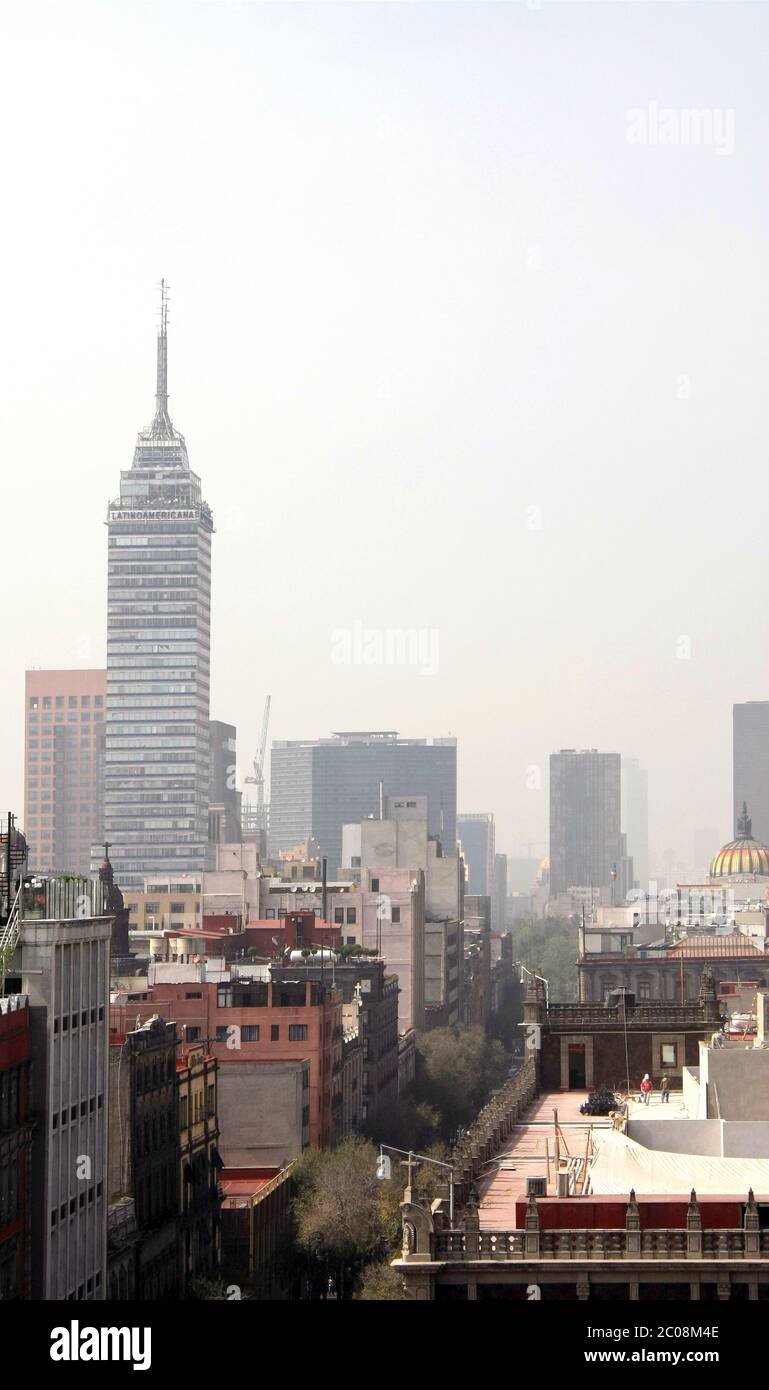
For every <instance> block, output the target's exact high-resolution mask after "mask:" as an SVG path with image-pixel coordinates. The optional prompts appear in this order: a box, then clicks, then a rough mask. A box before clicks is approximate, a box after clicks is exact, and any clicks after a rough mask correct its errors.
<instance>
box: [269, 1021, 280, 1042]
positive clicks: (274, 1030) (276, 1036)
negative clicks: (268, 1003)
mask: <svg viewBox="0 0 769 1390" xmlns="http://www.w3.org/2000/svg"><path fill="white" fill-rule="evenodd" d="M270 1042H280V1024H279V1023H271V1024H270Z"/></svg>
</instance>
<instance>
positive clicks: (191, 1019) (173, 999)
mask: <svg viewBox="0 0 769 1390" xmlns="http://www.w3.org/2000/svg"><path fill="white" fill-rule="evenodd" d="M272 925H273V927H274V925H275V924H274V923H273V924H272ZM200 974H201V975H204V974H205V966H204V965H203V964H202V963H201V965H200ZM155 1013H157V1014H160V1016H161V1017H162V1018H165V1019H167V1020H173V1021H174V1022H175V1023H176V1024H177V1025H178V1027H179V1028H180V1030H181V1036H182V1038H183V1039H184V1041H185V1042H186V1043H192V1042H201V1041H202V1042H206V1043H207V1044H208V1046H209V1047H210V1050H211V1053H212V1055H213V1056H214V1057H215V1058H216V1060H217V1061H218V1063H219V1068H220V1070H219V1086H220V1127H221V1131H222V1150H223V1152H224V1153H225V1155H226V1152H227V1144H228V1119H229V1124H230V1128H232V1125H233V1124H234V1123H235V1122H238V1123H239V1122H241V1121H242V1119H243V1118H244V1117H243V1116H242V1114H241V1115H240V1116H238V1115H236V1114H235V1113H234V1111H235V1108H236V1106H235V1102H234V1098H233V1097H234V1091H235V1089H236V1083H238V1082H241V1081H242V1082H243V1083H244V1084H245V1085H246V1090H245V1091H244V1090H243V1089H242V1088H241V1087H237V1089H239V1090H240V1095H239V1100H238V1103H237V1104H238V1106H241V1108H242V1102H244V1101H245V1099H246V1098H247V1081H246V1078H247V1076H249V1075H251V1076H253V1074H254V1067H258V1066H260V1065H262V1064H264V1065H270V1066H272V1065H274V1064H275V1063H278V1062H287V1063H296V1064H302V1063H305V1064H307V1067H308V1070H309V1090H308V1095H307V1100H306V1105H304V1106H303V1109H306V1110H307V1115H306V1129H307V1142H309V1143H310V1144H314V1145H316V1146H317V1147H318V1148H327V1147H328V1146H329V1145H330V1144H331V1143H332V1141H333V1137H334V1133H335V1130H337V1131H338V1123H337V1120H336V1114H337V1111H338V1110H339V1109H340V1108H341V1105H342V996H341V992H340V991H339V990H338V989H335V988H333V987H332V986H331V985H330V984H326V983H320V982H318V981H310V980H293V981H292V980H286V981H281V982H274V981H272V982H270V981H266V980H260V979H252V978H249V977H244V978H235V979H227V980H226V981H222V982H220V983H216V982H212V981H207V980H205V979H198V980H195V979H192V980H190V979H189V978H188V979H184V980H181V981H179V982H178V983H171V982H169V981H167V980H164V981H162V982H158V983H156V984H154V985H152V986H151V987H150V988H149V989H148V990H147V991H146V992H145V993H143V994H142V996H141V999H137V1000H134V999H133V998H132V997H131V995H128V996H127V998H126V999H125V1002H122V1003H120V1004H117V1005H113V1006H112V1008H111V1010H110V1027H111V1029H114V1030H116V1031H117V1032H123V1031H125V1029H126V1027H129V1028H130V1027H131V1026H133V1025H134V1023H135V1021H136V1019H137V1016H138V1017H141V1018H142V1019H146V1018H149V1017H150V1016H151V1015H152V1014H155ZM238 1072H240V1074H241V1075H240V1076H237V1075H236V1073H238ZM229 1137H230V1139H231V1138H232V1135H231V1134H230V1136H229ZM301 1147H302V1144H301V1143H300V1144H299V1148H298V1150H297V1152H301ZM291 1157H296V1153H294V1154H292V1155H291Z"/></svg>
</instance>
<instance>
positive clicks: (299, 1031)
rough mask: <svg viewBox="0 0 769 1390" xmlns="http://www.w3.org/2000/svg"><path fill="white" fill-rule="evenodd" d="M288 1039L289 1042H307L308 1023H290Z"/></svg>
mask: <svg viewBox="0 0 769 1390" xmlns="http://www.w3.org/2000/svg"><path fill="white" fill-rule="evenodd" d="M288 1040H289V1042H306V1041H307V1024H306V1023H289V1025H288Z"/></svg>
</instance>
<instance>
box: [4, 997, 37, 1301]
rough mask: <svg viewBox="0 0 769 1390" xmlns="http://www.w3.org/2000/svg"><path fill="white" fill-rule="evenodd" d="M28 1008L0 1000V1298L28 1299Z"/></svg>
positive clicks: (23, 1000)
mask: <svg viewBox="0 0 769 1390" xmlns="http://www.w3.org/2000/svg"><path fill="white" fill-rule="evenodd" d="M30 1057H31V1041H30V1031H29V1004H28V1001H27V996H26V995H25V994H9V995H6V996H5V997H4V998H2V999H0V1300H11V1299H18V1298H29V1296H30V1293H29V1223H30V1163H31V1151H32V1121H31V1120H30V1095H29V1067H30Z"/></svg>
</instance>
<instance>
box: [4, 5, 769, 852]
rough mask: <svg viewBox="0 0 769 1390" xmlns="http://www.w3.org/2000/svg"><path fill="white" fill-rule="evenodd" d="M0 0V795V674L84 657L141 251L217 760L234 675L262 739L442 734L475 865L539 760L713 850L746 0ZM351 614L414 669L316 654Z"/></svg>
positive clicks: (735, 431) (667, 841)
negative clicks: (262, 728)
mask: <svg viewBox="0 0 769 1390" xmlns="http://www.w3.org/2000/svg"><path fill="white" fill-rule="evenodd" d="M1 15H2V17H1V18H0V117H1V118H2V128H3V130H4V133H5V139H4V142H3V217H2V220H0V249H1V251H2V267H3V281H4V283H3V332H2V338H1V340H0V341H1V343H2V361H1V362H0V413H1V414H2V453H3V483H2V494H1V495H2V503H1V505H2V522H3V525H2V539H3V559H4V566H3V568H4V578H5V602H4V611H5V622H4V631H5V641H4V659H3V662H2V669H1V670H0V715H1V716H2V720H3V728H4V730H5V734H6V736H5V738H4V739H3V741H2V748H1V750H0V773H1V774H2V775H1V776H0V785H2V786H3V787H4V789H5V790H4V804H7V805H9V806H10V807H15V808H17V809H18V810H21V807H22V733H23V681H24V669H25V667H26V666H32V665H37V666H43V667H49V666H53V667H56V666H79V665H86V666H87V665H101V664H103V663H104V659H105V656H104V628H105V607H106V529H105V527H104V524H103V523H104V520H105V515H106V505H107V501H108V499H109V498H110V497H112V496H115V495H116V494H117V491H118V481H119V472H120V469H121V468H124V467H127V466H128V465H129V464H130V461H131V457H132V451H133V445H134V440H135V435H136V432H137V430H138V429H139V428H140V427H141V426H143V425H145V424H147V423H148V422H149V420H150V418H151V415H152V411H153V394H154V372H155V364H154V353H155V331H156V327H155V325H156V321H157V312H156V304H157V290H156V286H157V283H158V281H159V279H160V277H161V275H164V276H165V277H166V278H167V279H168V281H169V282H170V285H171V315H170V329H169V360H170V368H169V378H170V392H171V410H172V414H173V418H174V423H175V424H176V426H177V427H178V428H179V429H181V430H182V431H183V433H184V434H185V436H186V439H187V444H188V449H189V454H190V461H191V464H192V467H193V468H194V469H195V471H196V472H198V473H199V474H200V475H201V477H202V479H203V487H204V495H205V496H206V498H207V500H208V501H209V502H210V504H211V506H212V508H213V511H214V517H215V522H216V525H217V534H216V536H215V538H214V581H213V583H214V589H213V599H214V602H213V685H212V711H211V712H212V715H213V716H214V717H217V718H222V719H226V720H230V721H232V722H234V723H236V724H237V725H238V732H239V745H240V757H241V759H242V761H243V764H244V769H245V765H246V763H247V761H248V758H249V757H250V756H251V754H252V751H253V746H254V744H255V741H256V739H257V736H258V731H259V725H260V722H261V711H262V706H263V702H264V698H265V695H266V694H267V693H268V692H269V693H270V694H271V695H272V727H271V734H272V736H274V737H276V738H299V737H318V736H321V735H325V734H327V733H329V732H330V731H331V730H333V729H344V728H393V729H399V730H400V731H401V732H402V733H403V734H410V735H433V734H449V733H451V734H455V735H456V736H457V738H458V739H459V755H460V796H459V800H460V806H461V808H462V809H463V810H470V811H481V810H493V811H494V813H495V815H496V819H497V845H498V848H499V849H503V850H507V851H508V852H510V853H512V854H520V853H522V845H523V844H524V843H526V842H534V846H535V852H537V853H544V852H545V850H546V837H547V776H546V773H547V758H548V755H549V753H550V752H551V751H552V750H554V749H558V748H561V747H578V748H581V747H598V748H600V749H603V750H607V751H620V752H622V753H624V754H626V755H627V756H631V757H636V758H639V759H640V760H641V762H642V763H643V764H644V765H646V766H647V767H648V769H649V774H650V802H651V807H650V809H651V827H650V829H651V841H652V845H653V846H659V847H664V846H668V845H672V846H675V847H676V848H677V849H678V850H679V852H680V853H681V855H682V856H686V857H688V856H689V855H690V853H691V846H692V840H693V835H694V831H695V829H696V827H697V826H703V825H714V826H718V827H719V834H720V835H722V836H723V837H724V838H726V837H727V836H728V834H729V833H730V830H731V826H730V816H731V785H730V777H731V771H730V769H731V705H732V702H733V701H734V700H744V699H765V698H767V697H769V684H768V682H767V637H768V633H767V611H768V610H767V602H766V594H767V543H766V535H767V515H768V511H767V501H768V500H769V499H768V497H767V493H768V491H769V484H768V482H767V438H766V436H767V390H766V385H767V360H768V353H767V334H768V332H769V328H768V325H769V313H768V312H767V307H768V306H767V277H766V263H767V235H768V233H769V207H768V200H769V194H768V192H767V178H766V151H767V148H769V109H768V108H767V103H766V67H767V56H768V50H769V9H768V8H767V5H766V4H762V3H755V4H744V5H742V4H738V3H724V4H719V3H711V4H704V3H694V4H691V5H690V4H686V3H683V4H659V5H655V4H646V3H606V4H604V3H596V2H595V0H594V2H593V3H579V2H576V0H575V3H561V4H558V3H550V0H542V3H541V4H540V5H539V6H537V5H536V4H534V3H531V4H530V6H529V5H526V4H524V3H520V4H518V3H515V4H513V3H510V4H507V3H504V2H503V3H494V4H489V5H485V4H479V3H473V4H463V3H438V4H431V3H419V2H418V0H417V3H409V4H397V3H388V4H377V3H367V4H364V3H347V4H325V3H311V4H310V3H307V4H291V3H282V4H225V3H220V4H210V5H208V4H197V3H190V4H164V3H162V0H161V3H158V2H157V0H154V2H153V4H152V5H149V4H148V5H140V4H136V3H134V2H133V0H131V3H128V0H123V3H116V2H115V0H112V3H109V4H101V5H86V4H74V5H67V4H57V5H56V6H52V7H50V8H49V7H47V6H45V5H42V4H34V3H30V4H24V5H21V4H13V3H8V2H6V4H4V5H3V7H2V12H1ZM690 109H696V110H697V111H699V112H703V111H704V112H706V114H707V121H705V118H702V119H701V122H700V124H699V125H696V124H695V125H694V126H690V127H688V130H689V132H690V134H689V142H688V143H685V141H686V139H687V126H686V119H685V116H684V115H683V114H682V113H685V112H687V111H689V110H690ZM670 111H672V113H673V114H672V116H671V115H670ZM629 112H635V113H636V115H631V116H629V115H628V113H629ZM638 112H641V113H642V115H640V116H639V115H638V114H637V113H638ZM666 112H667V113H668V114H666ZM708 122H709V124H708ZM639 130H640V131H641V135H640V137H639V134H638V132H639ZM692 131H693V132H694V133H693V134H692V133H691V132H692ZM644 133H645V135H644ZM698 133H699V143H694V141H695V139H696V138H697V136H698ZM644 138H645V139H646V141H647V143H639V140H641V141H642V140H643V139H644ZM652 141H655V142H654V143H652ZM663 141H665V142H666V143H663ZM356 623H358V624H361V625H362V628H363V629H375V630H377V631H378V632H379V633H381V634H384V633H385V631H386V630H388V629H409V628H414V629H423V630H424V634H423V643H425V644H427V643H430V644H432V643H433V641H434V638H433V637H432V636H431V634H432V633H433V631H437V641H438V663H437V665H438V670H437V673H436V674H421V672H420V668H419V666H418V665H401V666H387V665H381V664H380V665H365V664H361V663H357V664H356V662H355V661H352V662H351V663H349V664H343V663H340V662H339V661H338V660H336V661H335V660H334V659H333V654H334V650H335V648H334V641H335V640H336V641H337V647H336V651H337V654H338V651H339V646H338V636H339V630H340V629H341V630H349V632H350V634H351V637H352V634H353V633H354V631H355V624H356ZM332 634H334V635H335V637H334V638H332ZM430 649H431V651H432V653H433V655H434V649H433V648H432V646H431V648H430ZM368 650H369V651H371V648H370V647H369V648H368ZM423 650H427V647H426V646H425V647H424V648H423ZM351 652H352V655H353V656H354V655H355V651H354V642H352V644H351ZM423 664H427V665H428V666H430V667H432V665H433V664H434V662H432V661H428V662H427V663H424V662H423ZM532 767H540V768H541V769H542V774H543V775H542V786H541V790H535V789H531V788H530V786H527V781H528V782H529V783H531V782H533V781H536V777H535V776H532V774H531V773H530V772H529V773H528V774H527V769H531V768H532ZM403 790H404V791H409V790H414V789H412V788H404V789H403Z"/></svg>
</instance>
